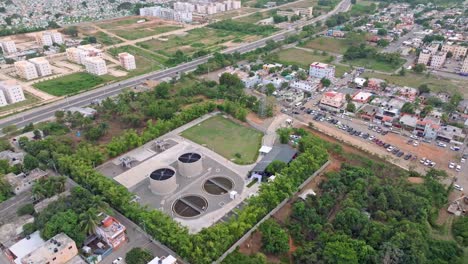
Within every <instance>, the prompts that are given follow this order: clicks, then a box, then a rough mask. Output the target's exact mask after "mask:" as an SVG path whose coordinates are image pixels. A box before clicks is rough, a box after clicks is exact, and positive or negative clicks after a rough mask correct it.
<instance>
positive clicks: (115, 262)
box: [112, 257, 123, 264]
mask: <svg viewBox="0 0 468 264" xmlns="http://www.w3.org/2000/svg"><path fill="white" fill-rule="evenodd" d="M122 260H123V258H122V257H118V258H116V259H114V261H112V264H119V263H121V262H122Z"/></svg>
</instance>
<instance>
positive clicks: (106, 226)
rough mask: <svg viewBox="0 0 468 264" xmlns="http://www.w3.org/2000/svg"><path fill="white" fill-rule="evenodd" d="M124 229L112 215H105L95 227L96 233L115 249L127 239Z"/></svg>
mask: <svg viewBox="0 0 468 264" xmlns="http://www.w3.org/2000/svg"><path fill="white" fill-rule="evenodd" d="M125 230H126V228H125V226H124V225H122V224H121V223H120V222H119V221H118V220H117V219H115V218H114V217H112V216H106V217H105V218H104V220H102V221H101V223H100V225H99V226H98V227H97V228H96V234H97V235H99V236H100V237H101V238H102V240H103V241H105V242H106V243H107V244H109V245H111V246H112V248H114V249H115V248H118V247H120V246H121V245H122V244H123V243H125V241H126V240H127V237H126V235H125Z"/></svg>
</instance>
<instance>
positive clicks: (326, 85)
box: [320, 77, 331, 87]
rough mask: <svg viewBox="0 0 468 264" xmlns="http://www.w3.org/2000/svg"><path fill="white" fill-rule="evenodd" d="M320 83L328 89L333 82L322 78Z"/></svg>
mask: <svg viewBox="0 0 468 264" xmlns="http://www.w3.org/2000/svg"><path fill="white" fill-rule="evenodd" d="M320 83H321V84H322V85H323V87H328V86H330V84H331V81H330V80H329V79H327V78H325V77H324V78H322V79H321V80H320Z"/></svg>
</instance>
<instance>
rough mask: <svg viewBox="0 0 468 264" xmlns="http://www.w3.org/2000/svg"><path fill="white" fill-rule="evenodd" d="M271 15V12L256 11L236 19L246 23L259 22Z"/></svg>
mask: <svg viewBox="0 0 468 264" xmlns="http://www.w3.org/2000/svg"><path fill="white" fill-rule="evenodd" d="M270 16H271V13H270V12H255V13H253V14H252V15H249V16H244V17H241V18H238V19H236V21H239V22H244V23H257V22H258V21H260V20H262V19H266V18H268V17H270Z"/></svg>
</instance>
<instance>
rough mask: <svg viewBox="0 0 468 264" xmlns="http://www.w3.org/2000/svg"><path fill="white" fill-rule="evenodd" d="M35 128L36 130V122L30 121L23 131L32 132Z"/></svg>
mask: <svg viewBox="0 0 468 264" xmlns="http://www.w3.org/2000/svg"><path fill="white" fill-rule="evenodd" d="M33 130H34V124H33V123H29V124H27V125H25V126H24V127H23V130H22V132H23V133H26V132H30V131H33Z"/></svg>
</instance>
